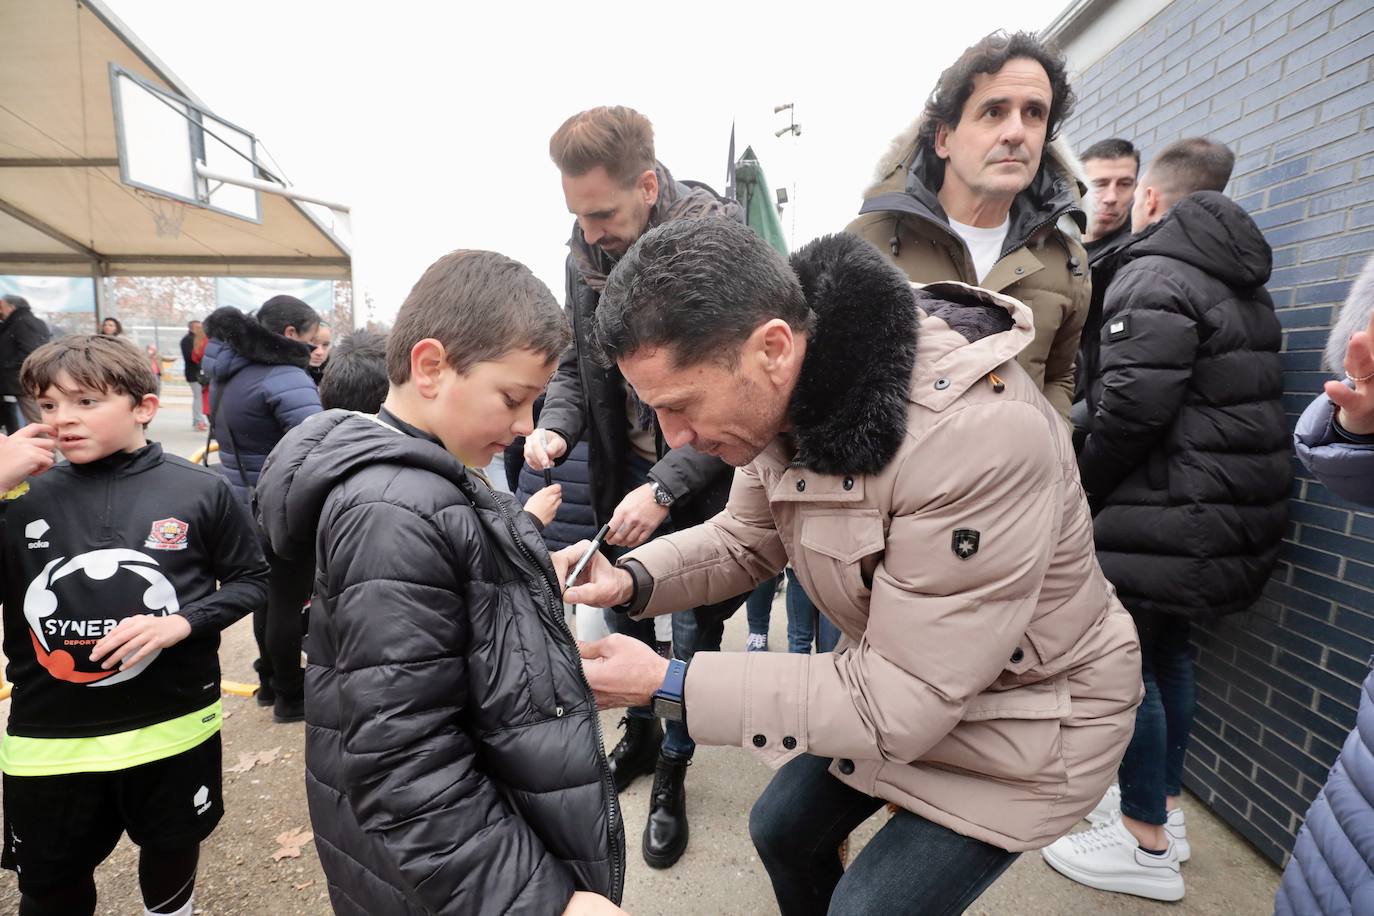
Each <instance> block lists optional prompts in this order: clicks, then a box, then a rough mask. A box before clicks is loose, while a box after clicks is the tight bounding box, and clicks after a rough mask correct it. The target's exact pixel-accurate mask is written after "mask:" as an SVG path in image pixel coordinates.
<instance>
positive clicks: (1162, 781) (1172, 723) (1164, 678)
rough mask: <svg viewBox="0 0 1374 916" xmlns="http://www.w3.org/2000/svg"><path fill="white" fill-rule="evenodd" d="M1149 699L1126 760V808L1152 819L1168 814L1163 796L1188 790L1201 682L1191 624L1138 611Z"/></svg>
mask: <svg viewBox="0 0 1374 916" xmlns="http://www.w3.org/2000/svg"><path fill="white" fill-rule="evenodd" d="M1136 629H1137V630H1138V631H1139V633H1140V668H1141V675H1142V676H1143V677H1144V679H1145V699H1144V701H1143V702H1142V703H1141V704H1140V708H1139V709H1138V710H1136V714H1135V734H1134V735H1133V736H1132V737H1131V743H1130V744H1129V745H1127V747H1126V756H1125V757H1123V758H1122V759H1121V769H1120V770H1119V771H1118V774H1117V776H1118V780H1119V782H1120V784H1121V813H1122V814H1124V815H1126V816H1127V817H1130V818H1134V819H1136V820H1138V821H1144V822H1145V823H1147V824H1163V823H1164V821H1165V820H1166V819H1167V818H1168V812H1167V811H1166V810H1165V805H1164V797H1165V796H1166V795H1178V794H1179V793H1180V792H1181V791H1183V755H1184V754H1185V753H1186V752H1187V750H1188V735H1189V733H1190V732H1191V731H1192V729H1193V710H1194V709H1195V708H1196V707H1197V682H1196V681H1195V680H1194V677H1193V657H1192V655H1190V654H1189V651H1188V635H1189V633H1190V632H1191V629H1192V627H1191V626H1190V624H1189V623H1188V620H1187V618H1184V617H1176V616H1173V615H1170V614H1149V615H1144V614H1141V615H1137V616H1136Z"/></svg>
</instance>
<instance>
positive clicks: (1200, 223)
mask: <svg viewBox="0 0 1374 916" xmlns="http://www.w3.org/2000/svg"><path fill="white" fill-rule="evenodd" d="M1151 255H1160V256H1163V257H1166V258H1173V259H1175V260H1178V261H1183V262H1184V263H1186V264H1191V265H1193V266H1194V267H1196V268H1198V269H1199V270H1202V271H1206V272H1207V273H1208V274H1210V275H1211V276H1213V277H1216V278H1217V279H1218V280H1220V281H1221V282H1223V283H1225V284H1226V285H1227V286H1230V287H1233V288H1235V289H1247V290H1248V289H1254V288H1256V287H1259V286H1263V285H1264V284H1265V283H1266V282H1267V281H1268V280H1269V272H1270V269H1271V268H1272V267H1273V263H1274V256H1273V252H1272V251H1271V250H1270V248H1269V243H1268V242H1266V241H1265V240H1264V233H1262V232H1260V229H1259V227H1258V226H1256V225H1255V221H1254V220H1252V219H1251V218H1250V214H1248V213H1246V212H1245V211H1244V210H1242V209H1241V208H1240V205H1238V204H1237V203H1236V202H1235V201H1233V200H1231V199H1230V198H1229V197H1227V196H1226V195H1225V194H1222V193H1220V192H1217V191H1197V192H1195V193H1193V194H1189V195H1188V196H1187V197H1184V198H1183V199H1182V200H1180V201H1178V203H1176V204H1174V206H1173V207H1172V208H1171V209H1170V210H1169V212H1168V214H1166V215H1165V217H1164V218H1163V219H1161V220H1160V221H1159V222H1157V223H1155V224H1153V225H1151V226H1147V227H1146V228H1145V229H1144V230H1142V231H1141V232H1139V233H1137V234H1136V235H1135V236H1134V237H1133V238H1132V239H1131V241H1130V242H1129V243H1127V244H1126V245H1125V246H1124V247H1122V248H1121V249H1120V251H1119V253H1118V256H1119V257H1121V258H1122V259H1123V263H1124V262H1125V261H1130V260H1134V259H1136V258H1144V257H1149V256H1151Z"/></svg>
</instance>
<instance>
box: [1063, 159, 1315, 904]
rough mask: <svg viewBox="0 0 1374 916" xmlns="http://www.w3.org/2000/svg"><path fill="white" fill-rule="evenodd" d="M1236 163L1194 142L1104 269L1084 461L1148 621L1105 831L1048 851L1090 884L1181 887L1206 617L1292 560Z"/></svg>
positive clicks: (1121, 588) (1113, 563)
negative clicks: (1201, 626) (1199, 645)
mask: <svg viewBox="0 0 1374 916" xmlns="http://www.w3.org/2000/svg"><path fill="white" fill-rule="evenodd" d="M1234 162H1235V157H1234V155H1233V154H1232V153H1231V151H1230V150H1229V149H1227V148H1226V147H1225V146H1223V145H1222V144H1220V143H1217V142H1215V141H1213V140H1209V139H1206V138H1201V137H1197V138H1190V139H1186V140H1180V141H1178V142H1176V143H1173V144H1171V145H1169V146H1167V147H1165V148H1164V149H1163V150H1162V151H1161V152H1160V153H1159V154H1158V155H1157V156H1155V158H1154V159H1153V161H1151V163H1150V165H1149V168H1148V169H1146V171H1145V174H1144V176H1143V177H1142V179H1141V180H1140V183H1139V184H1138V185H1137V186H1136V189H1135V196H1134V205H1133V207H1132V212H1131V225H1132V227H1133V228H1134V229H1135V230H1136V232H1135V234H1134V235H1132V236H1131V237H1130V238H1129V240H1128V241H1127V242H1126V244H1125V245H1123V246H1122V247H1121V248H1120V250H1118V251H1117V252H1116V253H1115V254H1113V255H1111V256H1109V258H1108V259H1107V261H1106V262H1105V263H1104V268H1103V269H1104V271H1105V276H1106V277H1107V278H1108V279H1107V283H1108V286H1107V290H1106V298H1105V300H1104V301H1103V306H1102V329H1101V332H1100V334H1099V337H1098V340H1097V344H1098V346H1099V347H1100V356H1099V358H1098V359H1097V360H1095V361H1094V363H1093V365H1096V366H1097V367H1098V370H1097V372H1096V373H1095V374H1094V375H1091V376H1088V377H1086V378H1085V380H1084V381H1085V385H1086V388H1087V416H1088V417H1089V423H1090V426H1089V428H1088V433H1087V439H1086V441H1085V442H1084V443H1083V447H1082V450H1081V451H1080V453H1079V456H1078V469H1079V474H1080V477H1081V479H1082V483H1083V489H1084V490H1086V491H1087V494H1088V499H1089V503H1090V505H1091V506H1092V508H1093V511H1094V518H1093V536H1094V540H1095V541H1096V545H1097V559H1098V562H1099V563H1100V564H1101V566H1102V571H1103V572H1104V573H1105V574H1106V576H1107V578H1108V580H1110V581H1111V583H1112V584H1113V585H1115V586H1116V590H1117V594H1118V595H1119V596H1120V598H1121V602H1122V604H1124V605H1125V606H1126V608H1127V610H1129V611H1130V612H1131V615H1132V616H1133V617H1134V618H1135V621H1136V628H1137V630H1138V631H1139V633H1140V642H1141V661H1142V669H1143V671H1142V673H1143V675H1144V679H1145V701H1144V702H1143V703H1142V704H1141V706H1140V709H1139V711H1138V712H1137V714H1136V722H1135V733H1134V736H1133V737H1132V739H1131V744H1130V746H1129V747H1128V748H1127V750H1126V756H1125V757H1124V758H1123V760H1122V762H1121V769H1120V772H1119V774H1118V775H1119V788H1118V787H1116V786H1114V787H1112V789H1111V790H1110V791H1109V792H1108V793H1107V795H1106V796H1105V797H1104V798H1103V800H1102V802H1101V803H1100V804H1099V805H1098V807H1097V808H1096V809H1095V810H1094V811H1093V813H1092V814H1090V815H1089V820H1091V821H1093V822H1094V823H1095V824H1096V825H1097V826H1095V827H1093V828H1092V829H1091V830H1090V831H1088V832H1087V833H1086V834H1078V835H1075V836H1070V837H1066V838H1064V839H1062V840H1059V841H1057V842H1055V843H1053V844H1051V845H1050V846H1048V847H1046V848H1045V850H1044V851H1043V852H1044V857H1045V860H1046V861H1047V862H1048V863H1049V864H1050V865H1051V866H1052V867H1053V868H1055V869H1056V870H1057V871H1059V872H1061V873H1062V874H1064V875H1066V876H1067V877H1069V878H1072V879H1073V880H1075V881H1078V882H1079V883H1081V884H1086V885H1088V886H1089V887H1095V888H1098V889H1100V890H1108V891H1117V892H1120V893H1127V894H1135V895H1138V896H1142V897H1149V898H1152V899H1155V900H1178V899H1181V898H1182V897H1183V876H1182V872H1181V871H1180V869H1179V863H1180V862H1184V861H1186V860H1187V859H1188V857H1189V856H1190V854H1191V848H1190V846H1189V844H1188V839H1187V831H1186V827H1185V824H1184V816H1183V810H1182V809H1181V808H1180V807H1179V795H1180V793H1181V791H1182V787H1181V781H1182V775H1183V757H1184V754H1185V752H1186V751H1187V748H1188V736H1189V732H1190V730H1191V728H1192V719H1193V710H1194V707H1195V705H1196V685H1195V682H1194V676H1193V663H1192V658H1191V656H1190V655H1189V646H1188V643H1189V629H1190V625H1191V621H1193V620H1194V619H1198V620H1206V619H1209V618H1212V617H1215V616H1218V615H1221V614H1230V613H1234V612H1237V611H1243V610H1246V609H1247V608H1249V607H1250V605H1251V604H1253V603H1254V601H1255V600H1256V599H1257V598H1259V596H1260V590H1261V589H1262V588H1263V586H1264V583H1265V582H1266V581H1267V580H1268V578H1269V574H1270V572H1271V571H1272V570H1273V568H1274V563H1275V561H1276V560H1277V557H1278V550H1279V545H1280V541H1281V539H1282V537H1283V530H1284V525H1285V522H1286V518H1287V512H1288V492H1289V488H1290V486H1291V485H1292V479H1293V473H1292V454H1291V452H1292V443H1291V441H1290V437H1289V434H1288V430H1287V424H1286V423H1285V421H1284V414H1283V405H1282V403H1281V401H1280V398H1281V396H1282V394H1283V369H1282V367H1281V365H1280V364H1279V347H1280V345H1281V343H1282V333H1281V329H1280V327H1279V321H1278V318H1277V317H1276V316H1275V315H1274V303H1273V301H1272V300H1271V299H1270V298H1269V294H1268V292H1266V291H1265V289H1264V284H1265V282H1266V281H1267V280H1268V279H1269V272H1270V268H1271V267H1272V263H1273V258H1272V254H1271V252H1270V249H1269V245H1268V243H1267V242H1266V241H1265V240H1264V236H1263V235H1262V234H1261V233H1260V230H1259V227H1258V226H1256V225H1255V223H1254V221H1253V220H1252V219H1251V218H1250V217H1249V215H1248V214H1247V213H1246V212H1245V211H1244V210H1242V209H1241V208H1240V207H1239V206H1238V205H1236V204H1235V203H1234V202H1233V201H1231V200H1230V199H1229V198H1227V197H1226V196H1224V195H1223V194H1222V193H1221V189H1222V188H1224V187H1225V186H1226V182H1227V181H1228V180H1229V178H1230V175H1231V166H1232V165H1233V164H1234Z"/></svg>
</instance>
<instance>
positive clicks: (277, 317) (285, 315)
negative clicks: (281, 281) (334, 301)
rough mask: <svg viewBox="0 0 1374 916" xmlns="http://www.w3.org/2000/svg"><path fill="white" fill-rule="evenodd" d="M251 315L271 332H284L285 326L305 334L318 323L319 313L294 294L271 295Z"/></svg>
mask: <svg viewBox="0 0 1374 916" xmlns="http://www.w3.org/2000/svg"><path fill="white" fill-rule="evenodd" d="M253 317H254V318H256V319H257V320H258V324H260V325H262V326H263V327H265V328H267V330H269V331H271V332H272V333H273V334H285V333H286V329H287V328H295V329H296V333H297V334H300V335H301V336H305V335H307V334H309V333H310V331H311V330H312V329H314V328H317V327H319V324H320V313H319V312H317V311H315V310H314V309H312V308H311V307H310V306H308V305H306V304H305V303H304V302H302V301H301V300H299V299H297V298H296V297H295V296H273V297H272V298H271V299H268V300H267V301H266V302H264V303H263V304H262V307H261V308H259V309H258V310H257V312H256V313H255V314H254V316H253Z"/></svg>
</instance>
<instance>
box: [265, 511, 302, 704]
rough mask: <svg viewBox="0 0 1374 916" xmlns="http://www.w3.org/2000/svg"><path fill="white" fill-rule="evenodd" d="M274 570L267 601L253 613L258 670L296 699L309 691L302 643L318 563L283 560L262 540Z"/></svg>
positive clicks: (282, 693) (281, 691) (283, 693)
mask: <svg viewBox="0 0 1374 916" xmlns="http://www.w3.org/2000/svg"><path fill="white" fill-rule="evenodd" d="M262 551H263V553H264V554H265V555H266V556H267V563H268V566H269V567H270V572H269V573H268V576H267V603H266V604H265V605H263V606H262V607H260V608H258V609H257V610H255V611H254V612H253V638H254V639H256V640H257V643H258V671H259V672H260V673H261V674H262V675H263V676H264V677H266V678H269V679H270V681H271V684H272V689H273V690H274V691H276V693H277V696H282V697H286V698H288V699H296V698H298V697H300V696H301V695H302V694H303V693H304V691H305V671H304V670H303V669H302V668H301V644H302V643H303V641H304V639H305V612H304V607H305V603H306V602H307V601H309V600H310V592H311V590H312V588H313V587H314V582H315V563H314V559H313V558H312V559H311V560H309V561H305V562H293V561H289V560H285V559H282V558H281V557H279V556H277V555H276V554H274V553H273V552H272V545H270V544H268V543H267V540H266V538H263V539H262Z"/></svg>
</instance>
